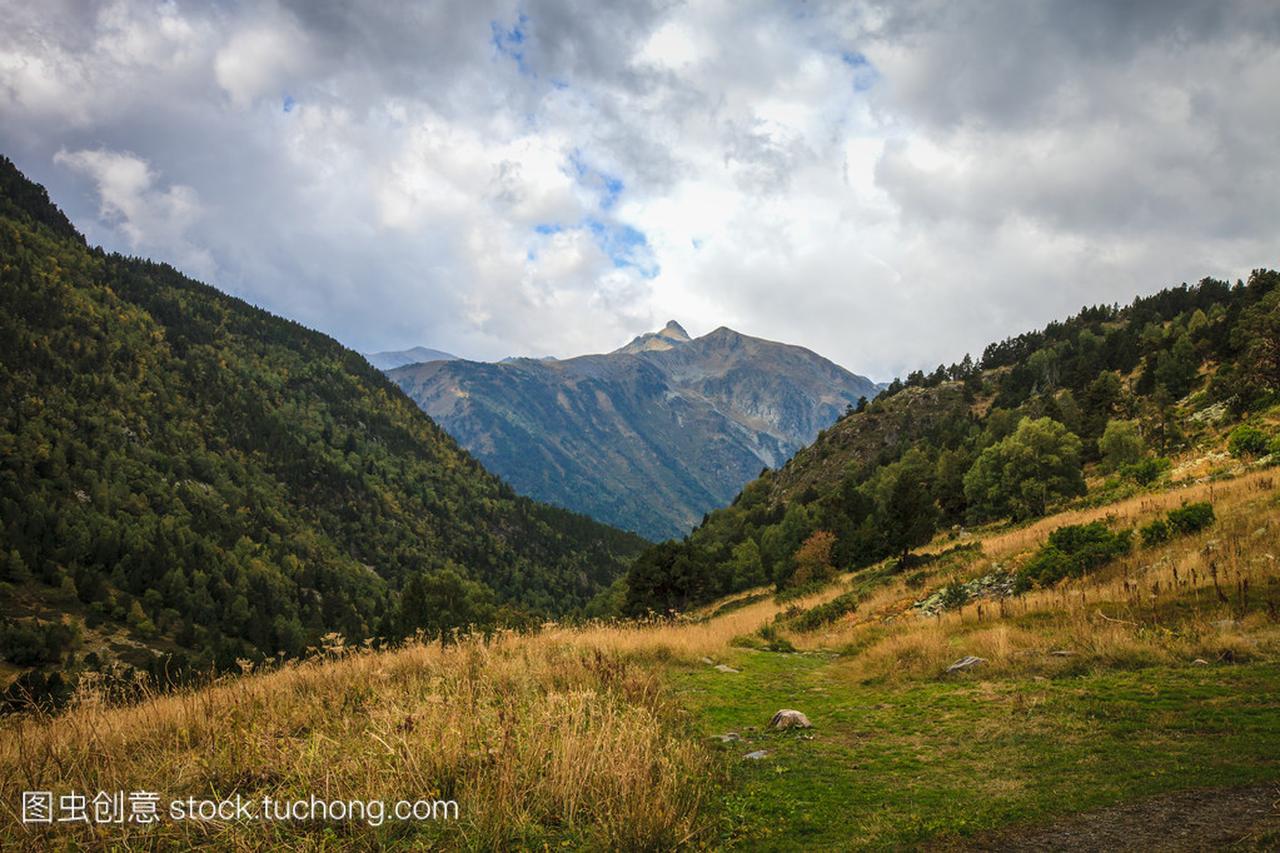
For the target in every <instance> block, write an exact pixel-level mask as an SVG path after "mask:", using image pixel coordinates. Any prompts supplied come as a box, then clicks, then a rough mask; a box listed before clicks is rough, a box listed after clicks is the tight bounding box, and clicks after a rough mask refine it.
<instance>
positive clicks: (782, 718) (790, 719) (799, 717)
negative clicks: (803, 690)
mask: <svg viewBox="0 0 1280 853" xmlns="http://www.w3.org/2000/svg"><path fill="white" fill-rule="evenodd" d="M769 728H771V729H811V728H813V723H811V722H809V718H808V717H806V716H805V715H804V714H802V713H800V712H799V711H793V710H792V709H790V708H783V709H782V710H781V711H779V712H778V713H776V714H774V715H773V719H772V720H770V721H769Z"/></svg>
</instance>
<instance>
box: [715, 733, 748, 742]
mask: <svg viewBox="0 0 1280 853" xmlns="http://www.w3.org/2000/svg"><path fill="white" fill-rule="evenodd" d="M715 738H716V740H718V741H720V742H721V743H734V742H735V741H740V740H742V735H740V734H738V733H737V732H725V733H724V734H722V735H716V736H715Z"/></svg>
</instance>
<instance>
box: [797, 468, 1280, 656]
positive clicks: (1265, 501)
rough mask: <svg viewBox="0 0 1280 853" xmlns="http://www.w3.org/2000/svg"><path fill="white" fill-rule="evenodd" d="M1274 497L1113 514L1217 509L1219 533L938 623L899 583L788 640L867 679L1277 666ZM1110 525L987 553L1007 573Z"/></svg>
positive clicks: (1279, 628) (1036, 537) (1161, 504)
mask: <svg viewBox="0 0 1280 853" xmlns="http://www.w3.org/2000/svg"><path fill="white" fill-rule="evenodd" d="M1273 489H1274V484H1273V479H1272V477H1271V476H1269V475H1251V476H1248V477H1242V478H1240V479H1239V480H1236V481H1232V482H1228V483H1220V484H1214V485H1213V486H1210V485H1208V484H1202V485H1200V486H1197V487H1196V488H1194V489H1185V490H1181V491H1179V492H1174V493H1171V494H1166V495H1160V496H1156V497H1144V498H1143V499H1141V500H1140V501H1137V500H1135V501H1132V502H1126V504H1125V505H1122V506H1115V507H1110V508H1108V509H1109V510H1110V512H1109V516H1110V521H1111V523H1112V524H1115V525H1126V524H1129V525H1132V524H1137V523H1140V522H1141V521H1143V520H1145V519H1149V518H1151V517H1154V516H1156V515H1158V514H1159V513H1161V512H1164V511H1166V510H1167V509H1169V508H1170V507H1175V506H1177V505H1179V504H1180V503H1181V502H1182V500H1197V499H1201V498H1204V499H1208V498H1210V497H1212V498H1213V499H1214V500H1215V507H1216V509H1217V510H1218V514H1219V521H1218V523H1217V524H1215V525H1214V526H1213V527H1211V528H1209V529H1207V530H1205V531H1203V532H1201V533H1200V534H1198V535H1195V536H1189V537H1184V538H1181V539H1177V540H1174V541H1172V542H1170V543H1168V544H1166V545H1163V546H1160V547H1156V548H1143V549H1139V550H1136V551H1134V552H1133V553H1131V554H1129V555H1127V556H1125V557H1123V558H1121V559H1118V560H1116V561H1114V562H1112V563H1110V564H1108V565H1106V566H1104V567H1102V568H1101V569H1099V570H1097V571H1095V572H1093V573H1091V574H1089V575H1087V576H1085V577H1083V578H1079V579H1075V580H1067V581H1064V582H1061V583H1058V584H1056V585H1055V586H1053V587H1051V588H1047V589H1039V590H1033V591H1031V592H1028V593H1026V594H1024V595H1021V596H1017V597H1015V598H1011V599H1006V600H1004V601H991V600H985V601H976V602H971V603H969V604H967V605H965V606H963V607H960V608H957V609H954V610H951V611H948V612H945V613H942V614H940V615H938V616H935V617H923V616H920V615H918V614H917V613H916V612H915V611H913V610H911V609H910V606H911V603H912V602H913V601H915V600H916V599H918V598H919V597H920V593H919V591H912V590H909V589H907V588H906V587H905V584H904V582H902V581H898V582H896V583H891V584H887V585H886V586H885V587H883V588H882V589H880V590H877V591H876V593H875V594H873V595H872V596H870V598H869V599H868V600H867V602H865V603H864V605H863V606H862V607H861V608H859V611H858V612H857V613H855V614H853V616H852V617H851V618H849V619H845V620H842V621H839V622H837V623H835V624H832V625H829V626H826V627H825V628H823V629H821V630H818V631H813V632H808V633H802V632H796V633H794V634H792V635H789V637H788V638H789V639H790V640H791V642H792V643H793V644H794V645H796V646H797V647H799V648H802V649H815V648H825V649H843V650H845V651H847V652H851V653H853V655H854V656H853V658H852V660H851V662H850V665H849V671H850V672H851V674H852V675H853V677H856V678H862V679H886V678H887V679H901V678H919V677H938V676H939V675H940V674H941V673H942V672H943V671H944V670H945V668H946V667H947V666H948V665H949V664H950V663H952V662H954V661H955V660H956V659H958V658H960V657H962V656H965V655H976V656H978V657H982V658H985V659H986V663H985V664H984V665H983V666H982V668H981V670H979V671H981V672H984V673H989V674H992V675H997V674H1008V673H1033V674H1045V675H1055V674H1060V673H1064V672H1070V671H1078V670H1081V669H1085V668H1091V667H1140V666H1149V665H1155V664H1175V665H1181V664H1191V663H1192V662H1193V661H1195V660H1197V659H1199V660H1203V661H1207V662H1217V661H1242V660H1248V659H1257V658H1268V659H1274V658H1276V657H1280V566H1278V565H1277V558H1278V557H1280V522H1278V521H1277V516H1280V513H1277V504H1276V497H1275V495H1274V493H1273ZM1099 514H1100V515H1101V516H1102V517H1106V516H1107V515H1108V513H1099ZM1098 517H1099V515H1095V514H1094V513H1081V512H1072V513H1064V514H1061V515H1058V516H1054V517H1052V518H1049V519H1045V520H1043V521H1042V522H1039V523H1038V524H1036V525H1034V526H1033V527H1034V528H1035V529H1034V530H1032V529H1030V528H1028V529H1024V530H1017V531H1012V532H1009V533H1005V534H999V535H997V536H994V537H991V538H989V539H987V540H984V541H983V549H984V552H986V553H988V554H993V553H994V554H998V555H1000V556H1001V557H1003V558H1004V559H1006V560H1008V559H1010V558H1011V557H1013V556H1015V555H1016V553H1017V550H1016V549H1018V548H1020V547H1021V548H1029V547H1033V546H1034V545H1037V544H1039V543H1040V542H1042V541H1043V537H1045V536H1047V534H1048V532H1049V531H1051V530H1053V529H1055V528H1056V527H1058V526H1061V525H1064V524H1079V523H1083V522H1087V521H1092V520H1097V518H1098ZM993 563H994V561H986V562H981V563H978V564H976V565H974V566H972V567H970V568H968V569H967V570H966V571H967V574H968V576H976V575H981V574H983V573H985V572H987V571H990V570H991V569H992V566H993ZM950 579H951V578H948V579H945V580H950ZM943 581H944V579H942V578H934V579H933V582H934V584H935V585H941V584H942V583H943Z"/></svg>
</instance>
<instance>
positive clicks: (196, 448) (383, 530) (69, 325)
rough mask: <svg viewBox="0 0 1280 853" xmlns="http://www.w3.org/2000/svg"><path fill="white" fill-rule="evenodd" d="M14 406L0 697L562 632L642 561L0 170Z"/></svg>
mask: <svg viewBox="0 0 1280 853" xmlns="http://www.w3.org/2000/svg"><path fill="white" fill-rule="evenodd" d="M0 397H2V398H3V399H4V400H5V401H6V402H5V405H4V406H3V407H2V408H0V510H2V511H0V519H2V520H0V531H3V533H2V536H0V542H3V548H0V658H3V659H5V660H7V661H8V664H4V665H3V666H0V676H8V675H11V674H12V670H11V669H9V668H8V666H9V665H10V664H12V665H14V666H19V667H31V666H39V667H46V668H53V669H58V668H60V667H64V666H65V667H71V666H72V663H71V661H72V658H71V657H69V655H70V654H71V653H72V652H73V651H74V652H75V655H76V658H77V660H79V661H81V662H83V661H86V660H89V659H90V655H92V659H93V660H94V661H95V662H96V661H105V660H107V659H110V658H113V657H120V656H123V657H125V658H127V659H128V660H129V661H130V662H132V663H134V664H136V665H138V666H150V664H151V663H152V662H154V661H155V659H154V658H152V657H151V655H150V653H149V649H151V648H161V649H165V650H167V651H170V652H172V653H173V659H172V660H171V661H170V662H169V664H166V666H167V667H168V671H169V672H170V673H172V672H175V671H177V670H178V669H181V668H182V666H183V665H182V663H181V662H182V661H185V662H186V665H187V666H189V667H192V668H196V669H201V668H203V669H205V670H206V671H207V667H208V666H209V665H216V666H218V667H219V668H222V667H234V666H235V663H236V660H237V659H240V658H247V659H249V660H261V659H263V658H264V657H271V656H274V655H275V654H276V653H277V652H285V653H288V654H298V653H301V652H303V651H304V650H305V649H306V648H307V646H318V645H320V642H321V638H322V637H323V636H324V635H325V634H326V633H327V632H331V631H337V632H340V633H341V634H343V635H344V636H345V637H346V639H347V641H348V642H355V641H359V640H361V639H364V638H369V637H378V636H386V637H400V636H404V635H405V634H406V633H408V632H411V631H413V630H415V629H419V628H421V629H424V630H426V631H427V632H428V634H429V635H431V634H433V633H440V632H442V631H447V630H448V629H449V628H450V627H452V626H456V625H463V624H469V623H478V624H486V625H492V624H495V623H503V622H507V623H508V624H509V623H511V622H513V621H519V620H520V619H523V618H538V617H540V616H542V615H554V614H563V613H566V612H571V611H575V610H579V609H581V608H582V607H583V606H584V605H585V604H586V603H587V602H588V601H589V600H590V599H591V598H592V597H593V596H595V595H596V594H597V593H598V592H600V591H601V590H602V589H604V588H605V587H606V586H608V585H609V584H610V583H611V582H612V581H614V580H615V579H616V578H617V577H618V576H619V575H620V573H622V572H623V570H624V569H625V566H626V564H627V561H628V559H630V557H631V556H632V555H634V554H635V553H636V552H637V551H638V550H639V549H640V548H641V547H643V545H644V542H643V540H641V539H640V538H639V537H636V536H634V535H632V534H629V533H624V532H622V531H619V530H615V529H613V528H609V527H606V526H605V525H602V524H599V523H597V522H595V521H592V520H591V519H588V518H586V517H584V516H581V515H576V514H573V513H571V512H568V511H566V510H563V509H560V508H555V507H550V506H546V505H543V504H539V503H535V502H534V501H532V500H529V499H527V498H523V497H519V496H517V495H516V494H515V493H514V492H513V491H512V490H511V488H510V487H509V486H507V485H506V484H504V483H503V482H501V481H500V480H499V479H498V478H497V477H495V476H493V475H492V474H490V473H488V472H486V471H485V470H484V469H483V468H482V467H481V466H480V464H479V463H478V462H477V461H476V459H475V458H474V457H473V456H471V455H470V454H468V453H467V452H466V451H464V450H463V449H461V448H460V447H459V446H458V445H457V443H456V442H455V441H454V440H453V439H452V438H450V437H449V436H448V435H447V434H446V433H445V432H444V431H443V430H442V429H441V428H440V427H438V426H437V425H436V424H435V423H433V422H432V421H431V420H430V419H429V418H428V417H427V416H426V415H424V414H423V413H422V411H421V410H420V409H418V407H417V406H415V405H414V404H413V402H412V401H411V400H409V399H408V398H407V397H406V396H405V395H404V394H403V393H401V391H400V390H399V388H397V387H396V386H395V385H394V384H392V383H391V382H390V381H388V380H387V378H386V376H385V375H384V374H383V373H381V372H380V371H378V370H376V369H375V368H374V367H372V366H371V365H370V364H369V363H368V362H367V361H366V360H365V359H364V357H363V356H361V355H360V354H359V353H356V352H354V351H352V350H349V349H346V348H345V347H343V346H341V345H340V344H338V343H337V342H336V341H334V340H333V339H331V338H329V337H327V336H325V335H323V334H320V333H319V332H315V331H312V330H310V329H307V328H304V327H303V326H301V325H299V324H297V323H294V322H291V321H289V320H285V319H282V318H280V317H276V316H273V315H272V314H270V313H268V312H266V311H263V310H261V309H258V308H255V307H253V306H251V305H249V304H247V303H245V302H243V301H241V300H239V299H235V298H233V297H230V296H228V295H226V294H224V293H221V292H219V291H218V290H215V289H214V288H212V287H209V286H207V285H204V284H201V283H199V282H197V281H193V280H191V279H189V278H187V277H186V276H184V275H182V274H180V273H179V272H177V271H176V270H174V269H173V268H172V267H169V266H166V265H164V264H158V263H152V262H150V261H145V260H140V259H137V258H127V257H121V256H119V255H112V254H106V253H104V252H103V251H102V250H100V249H91V248H89V247H88V246H87V245H86V244H85V241H84V239H83V238H82V237H81V236H80V235H79V234H77V233H76V232H75V229H74V228H73V227H72V226H71V224H70V223H69V222H68V221H67V220H66V218H65V217H64V216H63V215H62V213H61V212H60V211H59V210H57V208H55V207H54V206H53V205H52V204H51V203H50V202H49V201H48V198H47V196H46V195H45V193H44V190H43V188H41V187H39V186H38V185H35V184H32V183H31V182H29V181H27V180H26V179H25V178H24V177H23V176H22V175H21V173H19V172H18V170H17V169H16V167H15V166H14V165H13V163H11V162H10V161H9V160H7V159H3V158H0ZM522 614H523V615H522ZM77 665H80V664H77ZM157 665H158V664H157Z"/></svg>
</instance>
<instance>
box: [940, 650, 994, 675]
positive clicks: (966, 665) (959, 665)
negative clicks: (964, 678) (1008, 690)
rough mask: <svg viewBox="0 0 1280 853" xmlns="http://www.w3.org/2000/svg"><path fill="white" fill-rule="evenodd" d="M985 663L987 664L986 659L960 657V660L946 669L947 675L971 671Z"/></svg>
mask: <svg viewBox="0 0 1280 853" xmlns="http://www.w3.org/2000/svg"><path fill="white" fill-rule="evenodd" d="M986 662H987V659H986V658H979V657H974V656H973V655H966V656H965V657H962V658H960V660H958V661H956V662H955V663H953V664H951V666H949V667H947V674H948V675H949V674H951V673H953V672H960V671H961V670H965V669H972V668H973V667H975V666H977V665H978V664H982V663H986Z"/></svg>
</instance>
